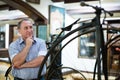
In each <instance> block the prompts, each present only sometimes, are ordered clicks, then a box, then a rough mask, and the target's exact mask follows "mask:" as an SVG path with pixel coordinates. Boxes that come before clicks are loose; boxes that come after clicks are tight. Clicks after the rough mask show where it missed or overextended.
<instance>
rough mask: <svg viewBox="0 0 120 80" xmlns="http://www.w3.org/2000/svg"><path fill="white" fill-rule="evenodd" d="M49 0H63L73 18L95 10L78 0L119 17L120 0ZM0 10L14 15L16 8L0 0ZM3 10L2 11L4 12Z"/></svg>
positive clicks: (56, 1)
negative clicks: (83, 5) (84, 5)
mask: <svg viewBox="0 0 120 80" xmlns="http://www.w3.org/2000/svg"><path fill="white" fill-rule="evenodd" d="M4 1H5V0H4ZM13 1H14V0H13ZM32 1H33V0H32ZM51 1H52V2H53V3H59V2H64V4H65V8H66V12H67V13H68V14H69V15H71V16H72V17H73V18H80V17H86V15H88V16H89V15H90V14H92V13H94V11H95V10H94V9H93V8H91V7H82V6H81V5H80V1H84V2H85V3H87V4H89V5H92V6H100V7H102V8H104V9H105V10H107V11H111V12H113V13H115V15H114V16H115V17H119V18H120V14H119V13H120V0H51ZM0 10H1V11H2V10H4V11H5V10H7V11H9V10H11V13H10V14H13V15H15V14H14V10H16V8H15V7H13V6H10V5H8V4H6V3H5V2H3V1H0ZM4 11H3V13H4ZM18 11H19V10H18ZM1 14H2V12H0V15H1ZM21 14H24V13H21ZM21 14H20V15H21ZM2 15H4V14H2ZM84 15H85V16H84ZM21 16H22V15H21ZM88 16H87V17H88ZM23 17H24V16H23ZM89 17H90V16H89ZM4 18H5V17H4ZM1 19H2V18H1Z"/></svg>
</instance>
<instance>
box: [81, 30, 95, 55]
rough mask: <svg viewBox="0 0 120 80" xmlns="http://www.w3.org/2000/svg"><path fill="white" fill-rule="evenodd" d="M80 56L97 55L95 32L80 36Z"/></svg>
mask: <svg viewBox="0 0 120 80" xmlns="http://www.w3.org/2000/svg"><path fill="white" fill-rule="evenodd" d="M79 54H80V56H81V57H82V56H85V57H94V56H95V33H94V32H91V33H88V34H84V35H82V36H80V52H79Z"/></svg>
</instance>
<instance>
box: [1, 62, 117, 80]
mask: <svg viewBox="0 0 120 80" xmlns="http://www.w3.org/2000/svg"><path fill="white" fill-rule="evenodd" d="M9 66H10V64H9V63H6V62H1V61H0V80H6V78H5V76H4V75H5V72H6V70H7V69H8V67H9ZM82 74H83V75H84V76H85V78H86V79H87V80H93V74H91V73H83V72H82ZM9 77H10V80H13V77H12V75H9ZM64 80H85V79H84V78H83V76H81V74H79V73H71V74H67V75H65V76H64ZM96 80H97V78H96ZM102 80H104V77H103V76H102ZM108 80H115V77H114V76H109V79H108Z"/></svg>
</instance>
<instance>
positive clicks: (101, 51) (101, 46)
mask: <svg viewBox="0 0 120 80" xmlns="http://www.w3.org/2000/svg"><path fill="white" fill-rule="evenodd" d="M94 9H95V10H96V12H95V14H96V16H95V18H93V19H92V21H91V22H90V23H85V24H84V25H82V26H79V27H78V28H76V29H74V30H71V31H70V32H69V33H67V34H65V35H64V36H62V37H61V34H62V33H63V32H64V31H65V29H64V28H63V29H62V32H61V33H60V34H59V35H58V37H57V38H56V40H55V41H54V42H53V43H52V45H51V47H50V49H49V50H48V53H47V55H46V57H45V58H44V60H43V62H42V64H41V66H40V70H39V73H38V79H40V75H41V72H42V68H43V66H44V64H45V63H46V61H47V59H48V57H49V56H50V55H51V54H52V52H53V51H54V49H55V48H56V47H57V46H58V45H59V44H60V43H61V42H62V41H63V40H64V39H66V38H67V37H69V36H70V35H71V34H73V33H75V32H77V31H81V30H84V32H82V31H81V33H80V34H78V35H77V36H75V37H73V38H72V39H71V40H69V41H68V42H67V43H66V44H65V45H63V46H62V48H61V49H60V50H59V51H58V52H57V53H56V55H55V57H54V58H53V60H52V61H51V64H50V66H49V70H48V73H49V72H51V70H52V67H51V65H53V63H54V61H55V59H56V57H57V56H58V54H60V52H61V50H62V49H63V48H64V47H65V46H66V45H67V44H68V43H70V42H71V41H72V40H74V39H75V38H77V37H79V36H81V35H83V34H86V33H89V32H93V31H95V32H96V46H97V49H96V50H97V58H96V64H95V68H94V76H93V80H94V79H95V74H96V66H97V71H98V72H97V74H98V75H97V76H98V80H101V73H102V72H101V55H102V63H103V74H104V76H105V80H108V70H107V47H106V46H105V43H104V35H103V29H102V24H101V22H100V16H101V12H102V11H104V12H105V13H109V12H108V11H106V10H104V9H103V8H100V7H94ZM109 14H110V13H109ZM72 26H73V25H72ZM94 26H95V27H94ZM91 27H93V29H91ZM65 28H66V27H65ZM48 77H49V76H48ZM47 80H51V79H49V78H47ZM61 80H62V78H61Z"/></svg>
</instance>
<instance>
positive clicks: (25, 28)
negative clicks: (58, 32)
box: [19, 21, 33, 39]
mask: <svg viewBox="0 0 120 80" xmlns="http://www.w3.org/2000/svg"><path fill="white" fill-rule="evenodd" d="M19 33H20V34H21V36H22V37H23V39H26V38H28V37H32V36H33V25H32V23H31V22H30V21H23V22H22V23H21V26H20V29H19Z"/></svg>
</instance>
